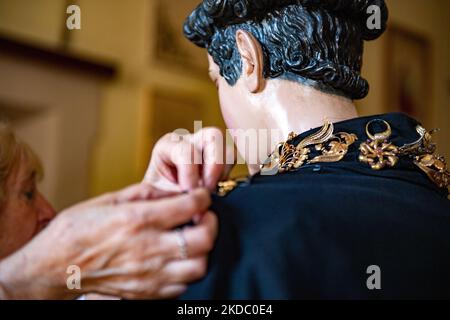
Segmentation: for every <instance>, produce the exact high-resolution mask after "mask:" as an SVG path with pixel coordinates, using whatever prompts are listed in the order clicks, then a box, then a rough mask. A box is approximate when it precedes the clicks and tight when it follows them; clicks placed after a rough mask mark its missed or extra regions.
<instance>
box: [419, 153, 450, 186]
mask: <svg viewBox="0 0 450 320" xmlns="http://www.w3.org/2000/svg"><path fill="white" fill-rule="evenodd" d="M414 164H415V165H416V166H418V167H419V168H420V169H421V170H422V171H423V172H425V173H426V175H427V176H428V177H429V178H430V179H431V181H433V182H434V183H435V184H436V185H437V186H438V187H439V188H448V187H449V182H450V172H449V171H448V170H447V163H446V162H445V159H444V157H441V156H437V155H434V154H425V155H421V156H417V157H416V158H415V161H414Z"/></svg>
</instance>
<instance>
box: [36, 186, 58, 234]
mask: <svg viewBox="0 0 450 320" xmlns="http://www.w3.org/2000/svg"><path fill="white" fill-rule="evenodd" d="M55 216H56V211H55V209H53V207H52V205H51V204H50V203H49V202H48V201H47V199H46V198H45V197H44V196H43V195H42V194H41V193H40V192H39V194H38V219H39V223H40V224H42V225H43V227H45V226H47V224H48V223H50V221H51V220H53V218H54V217H55Z"/></svg>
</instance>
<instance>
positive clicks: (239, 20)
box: [184, 0, 388, 99]
mask: <svg viewBox="0 0 450 320" xmlns="http://www.w3.org/2000/svg"><path fill="white" fill-rule="evenodd" d="M372 5H375V6H377V7H374V8H379V9H380V17H381V28H379V29H370V28H368V25H367V21H368V19H369V17H370V14H371V13H373V12H372V11H370V10H368V8H369V7H370V6H372ZM387 19H388V10H387V7H386V4H385V2H384V0H204V1H203V2H202V3H201V4H200V5H199V6H198V7H197V8H196V9H195V10H194V12H192V14H191V15H190V16H189V17H188V18H187V20H186V23H185V25H184V33H185V35H186V37H187V38H188V39H189V40H191V41H192V42H193V43H195V44H196V45H198V46H200V47H203V48H207V50H208V52H209V54H210V55H211V56H212V58H213V59H214V61H215V62H216V63H217V64H218V65H219V67H220V71H221V75H222V76H223V77H224V78H225V79H226V80H227V82H228V83H229V84H230V85H234V84H235V83H236V81H237V80H238V79H239V77H240V75H241V72H242V62H241V57H240V55H239V52H238V50H237V47H236V39H235V35H236V31H237V30H239V29H242V30H245V31H248V32H251V33H252V34H253V35H254V36H255V37H256V39H257V40H258V41H259V42H260V44H261V47H262V49H263V55H264V76H265V77H266V78H277V77H284V78H287V79H290V80H295V81H299V82H301V83H305V84H308V85H312V86H314V87H316V88H318V89H320V90H323V91H326V92H331V93H336V94H341V95H344V96H347V97H349V98H352V99H362V98H364V97H365V96H366V95H367V93H368V91H369V84H368V83H367V81H366V80H365V79H364V78H362V77H361V74H360V73H361V67H362V54H363V48H364V40H374V39H376V38H378V37H379V36H380V35H381V34H382V33H383V32H384V31H385V29H386V23H387Z"/></svg>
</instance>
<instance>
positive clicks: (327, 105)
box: [264, 81, 358, 137]
mask: <svg viewBox="0 0 450 320" xmlns="http://www.w3.org/2000/svg"><path fill="white" fill-rule="evenodd" d="M268 85H271V84H268ZM267 89H269V88H266V90H265V91H266V92H271V95H270V97H267V99H264V101H266V105H265V109H266V110H268V111H269V112H270V116H269V117H268V118H267V119H265V121H266V123H267V124H268V125H269V127H271V128H277V129H280V130H281V131H282V133H283V136H286V137H287V136H288V134H289V133H290V132H295V133H297V134H301V133H303V132H306V131H308V130H311V129H313V128H317V127H321V126H322V125H323V124H324V122H325V120H329V121H331V122H340V121H345V120H349V119H354V118H357V117H358V113H357V111H356V107H355V104H354V103H353V101H352V100H350V99H347V98H344V97H341V96H336V95H331V94H327V93H323V92H321V91H318V90H315V89H313V88H311V87H307V86H302V85H298V84H297V83H294V82H291V81H282V82H281V83H278V84H276V88H273V90H267Z"/></svg>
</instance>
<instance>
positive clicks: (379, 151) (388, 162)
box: [359, 119, 399, 170]
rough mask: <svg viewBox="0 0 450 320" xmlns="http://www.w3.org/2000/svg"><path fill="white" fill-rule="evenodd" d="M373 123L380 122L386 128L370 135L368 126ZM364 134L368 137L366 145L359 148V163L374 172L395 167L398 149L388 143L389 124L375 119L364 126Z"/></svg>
mask: <svg viewBox="0 0 450 320" xmlns="http://www.w3.org/2000/svg"><path fill="white" fill-rule="evenodd" d="M375 122H381V123H383V124H384V125H385V126H386V130H385V131H384V132H381V133H376V134H372V133H371V132H370V126H371V125H372V124H374V123H375ZM366 134H367V136H368V137H369V140H367V142H366V143H362V144H361V145H360V147H359V149H360V151H361V154H360V155H359V161H361V162H363V163H367V164H368V165H370V167H371V168H372V169H374V170H381V169H384V168H386V167H395V165H396V164H397V162H398V153H399V151H398V148H397V147H396V146H395V145H393V144H392V143H390V142H389V138H390V137H391V135H392V129H391V126H390V125H389V123H387V122H386V121H384V120H380V119H375V120H372V121H370V122H369V123H368V124H367V125H366Z"/></svg>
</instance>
